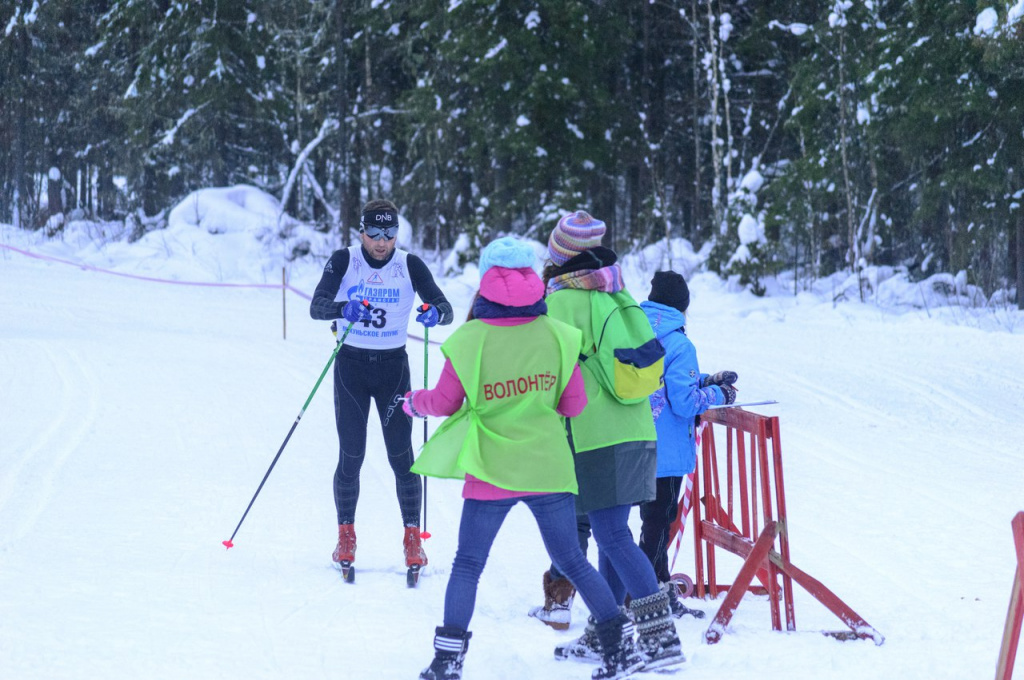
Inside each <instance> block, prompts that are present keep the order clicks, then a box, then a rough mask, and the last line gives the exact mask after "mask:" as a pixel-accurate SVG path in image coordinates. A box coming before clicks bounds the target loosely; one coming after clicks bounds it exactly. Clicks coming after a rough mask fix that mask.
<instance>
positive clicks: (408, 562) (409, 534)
mask: <svg viewBox="0 0 1024 680" xmlns="http://www.w3.org/2000/svg"><path fill="white" fill-rule="evenodd" d="M402 545H403V546H404V547H405V566H407V567H411V566H413V565H415V566H419V567H422V566H425V565H426V564H427V553H425V552H423V543H422V541H421V539H420V528H419V527H406V528H405V538H404V539H402Z"/></svg>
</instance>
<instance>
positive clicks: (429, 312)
mask: <svg viewBox="0 0 1024 680" xmlns="http://www.w3.org/2000/svg"><path fill="white" fill-rule="evenodd" d="M424 307H426V309H424ZM416 309H419V310H420V313H419V314H417V315H416V321H418V322H419V323H421V324H423V325H424V326H425V327H427V328H433V327H434V326H436V325H437V322H438V321H439V320H440V316H439V315H438V313H437V307H435V306H434V305H427V304H423V305H420V306H419V307H417V308H416Z"/></svg>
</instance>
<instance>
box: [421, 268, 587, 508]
mask: <svg viewBox="0 0 1024 680" xmlns="http://www.w3.org/2000/svg"><path fill="white" fill-rule="evenodd" d="M480 294H481V295H482V296H483V297H485V298H487V299H488V300H490V301H491V302H496V303H498V304H501V305H505V306H508V307H528V306H530V305H532V304H534V303H536V302H538V301H539V300H540V299H541V297H542V296H543V294H544V285H543V283H541V280H540V277H538V276H537V273H536V272H534V271H533V270H532V269H530V268H528V267H527V268H523V269H505V268H503V267H492V268H490V269H488V270H487V272H486V273H485V274H484V277H483V279H482V280H481V281H480ZM535 318H536V317H535V316H522V317H510V318H500V319H480V321H483V322H484V323H487V324H491V325H494V326H518V325H520V324H524V323H529V322H530V321H533V319H535ZM407 396H408V401H407V402H406V405H407V407H411V409H412V410H415V411H416V412H417V413H420V414H423V415H431V416H450V415H451V414H453V413H455V412H456V411H458V410H459V407H460V406H462V402H463V400H464V399H465V398H466V390H465V388H463V386H462V382H461V381H460V380H459V376H458V374H456V373H455V367H453V366H452V362H451V361H449V360H447V359H446V360H445V363H444V368H443V369H442V370H441V377H440V378H439V379H438V381H437V385H436V386H434V388H433V389H429V390H415V391H413V392H410V393H409V395H407ZM586 405H587V392H586V388H585V387H584V384H583V375H582V374H581V373H580V367H579V365H578V364H577V365H576V367H575V368H573V371H572V376H571V377H570V378H569V383H568V385H566V388H565V390H564V391H563V392H562V396H561V397H560V398H559V400H558V407H557V411H558V413H560V414H561V415H563V416H565V417H566V418H572V417H575V416H578V415H579V414H580V413H581V412H582V411H583V409H584V407H586ZM533 495H537V494H536V493H531V492H523V491H510V490H508V489H502V488H501V487H497V486H494V485H493V484H489V483H488V482H484V481H482V480H480V479H477V478H476V477H474V476H472V475H466V484H465V485H464V486H463V488H462V497H463V498H471V499H474V500H484V501H486V500H500V499H503V498H518V497H520V496H533Z"/></svg>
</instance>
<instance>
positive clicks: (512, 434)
mask: <svg viewBox="0 0 1024 680" xmlns="http://www.w3.org/2000/svg"><path fill="white" fill-rule="evenodd" d="M579 337H580V333H579V331H577V330H576V329H575V328H571V327H569V326H567V325H565V324H563V323H560V322H558V321H554V320H553V319H549V318H547V317H546V316H539V317H537V318H536V319H534V320H533V321H531V322H529V323H526V324H522V325H519V326H492V325H490V324H487V323H484V322H483V321H479V320H476V321H469V322H467V323H466V324H464V325H463V326H461V327H460V328H459V329H458V330H457V331H455V333H453V334H452V335H451V337H449V338H448V340H447V341H445V343H444V345H442V346H441V351H442V352H443V353H444V355H445V356H446V357H447V358H448V359H449V360H450V361H451V362H452V366H453V367H454V368H455V373H456V374H457V375H458V376H459V380H460V381H461V382H462V386H463V388H464V389H465V390H466V401H465V402H463V404H462V407H461V408H460V409H459V410H458V411H456V412H455V413H454V414H453V415H452V416H450V417H449V418H448V419H447V420H445V421H444V422H443V423H442V424H441V426H440V427H438V428H437V431H436V432H434V434H433V436H432V437H431V438H430V440H429V441H428V442H427V443H426V444H425V445H424V446H423V451H422V453H421V454H420V456H419V458H418V459H417V460H416V462H415V464H414V465H413V467H412V471H413V472H415V473H417V474H421V475H429V476H431V477H445V478H450V479H462V478H463V477H464V476H465V475H466V474H467V473H468V474H471V475H473V476H474V477H476V478H478V479H482V480H483V481H485V482H489V483H491V484H494V485H495V486H498V487H501V488H503V489H509V490H512V491H546V492H563V491H568V492H571V493H576V492H577V490H578V489H577V487H576V472H575V467H574V465H573V459H572V451H571V449H570V448H569V442H568V440H567V438H566V433H565V423H564V419H563V418H562V417H561V416H560V415H559V414H558V412H557V410H556V407H557V406H558V400H559V399H560V398H561V396H562V392H563V391H564V390H565V386H566V385H567V384H568V382H569V378H570V377H572V371H573V367H574V366H575V364H576V359H577V358H578V355H579V343H580V340H579Z"/></svg>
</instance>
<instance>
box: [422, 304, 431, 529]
mask: <svg viewBox="0 0 1024 680" xmlns="http://www.w3.org/2000/svg"><path fill="white" fill-rule="evenodd" d="M426 307H428V305H427V304H424V305H423V309H422V310H421V311H424V312H425V311H427V310H426ZM429 348H430V328H429V327H427V326H424V327H423V389H427V388H428V387H429V385H428V384H427V375H428V373H427V357H428V356H429V352H428V350H429ZM426 443H427V419H426V418H424V419H423V444H424V446H425V445H426ZM420 537H421V538H423V539H428V538H430V532H429V531H427V477H426V476H424V477H423V531H421V532H420Z"/></svg>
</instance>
